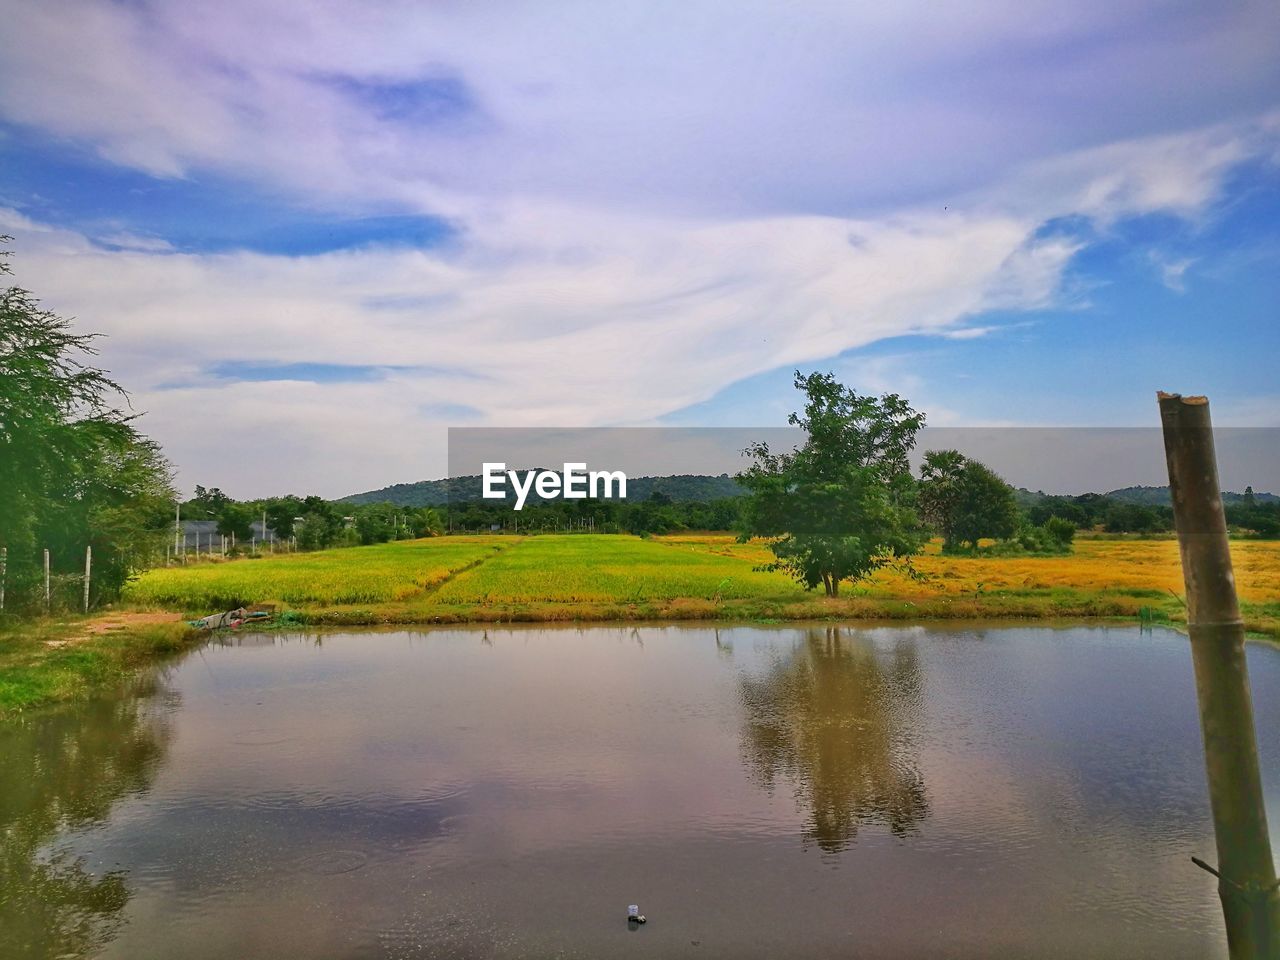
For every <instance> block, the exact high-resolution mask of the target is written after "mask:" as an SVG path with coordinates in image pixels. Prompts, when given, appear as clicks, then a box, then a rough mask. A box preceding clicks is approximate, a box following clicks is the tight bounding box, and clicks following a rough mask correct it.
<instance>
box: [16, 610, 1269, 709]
mask: <svg viewBox="0 0 1280 960" xmlns="http://www.w3.org/2000/svg"><path fill="white" fill-rule="evenodd" d="M1142 601H1143V598H1134V597H1125V596H1123V595H1118V596H1110V597H1108V596H1104V595H1098V596H1093V597H1088V598H1079V602H1059V603H1057V604H1054V605H1053V606H1051V607H1048V606H1046V605H1045V604H1043V603H1038V604H1037V603H1031V602H1028V601H1027V599H1026V598H1013V597H994V596H993V597H984V598H981V599H975V600H964V601H953V600H948V601H946V602H945V603H943V602H925V603H920V602H916V601H910V600H886V599H884V598H870V597H848V598H836V599H831V598H826V597H816V596H815V597H805V598H801V599H798V600H789V601H785V602H776V603H775V602H761V601H725V602H722V603H719V604H714V603H712V602H710V601H702V600H677V601H670V602H665V603H636V604H585V603H572V604H546V603H543V604H490V605H485V606H470V607H467V608H447V607H440V608H437V609H436V610H434V611H428V610H424V609H422V608H420V607H419V608H416V609H414V608H412V607H409V606H405V607H402V608H387V607H368V608H361V607H350V608H337V607H328V608H324V607H320V608H313V609H306V608H303V609H289V610H285V611H282V612H281V614H280V615H279V616H277V617H275V618H273V619H272V620H271V621H268V622H266V623H263V624H260V625H255V626H254V627H252V628H250V629H248V630H246V631H245V632H249V633H263V632H283V631H289V630H298V629H308V628H310V629H322V630H340V629H343V628H369V627H373V628H376V627H385V628H395V627H422V628H427V629H430V628H433V627H450V626H476V627H484V626H534V625H545V626H569V625H576V626H584V627H586V626H609V625H614V624H633V625H637V624H649V625H658V624H669V625H695V624H719V625H726V626H729V625H732V626H750V625H761V626H764V625H800V624H804V623H812V624H823V623H825V624H832V623H843V624H849V625H851V626H861V627H876V626H893V625H905V624H911V623H915V624H931V623H932V624H955V625H956V626H960V625H961V624H979V623H980V624H986V625H989V626H1012V625H1016V624H1044V625H1059V624H1077V625H1079V624H1098V625H1129V626H1133V625H1138V626H1150V627H1163V628H1167V629H1172V630H1175V631H1178V632H1180V633H1182V634H1184V635H1185V633H1186V624H1185V621H1184V620H1183V619H1181V618H1179V617H1178V616H1177V611H1170V610H1168V609H1161V608H1155V609H1152V608H1150V607H1148V606H1145V605H1143V602H1142ZM1143 611H1146V613H1143ZM156 616H157V615H156V614H155V612H154V611H146V610H142V609H120V610H112V611H110V612H107V613H104V614H99V615H96V616H91V617H70V618H54V619H48V620H44V619H42V620H33V621H29V622H26V623H22V624H12V625H10V626H8V627H6V628H4V629H3V630H0V723H7V722H12V721H14V720H16V719H18V718H20V717H21V716H22V715H23V714H24V713H26V712H28V711H31V710H36V709H39V708H42V707H47V706H50V705H54V704H58V703H66V702H71V701H76V700H82V699H85V698H87V697H89V696H91V695H92V694H93V693H94V692H96V691H98V690H101V689H104V688H106V687H108V686H110V685H112V684H118V683H124V682H128V681H129V680H130V679H132V678H133V677H135V676H136V675H137V674H138V673H139V672H140V671H142V670H145V669H147V668H150V667H152V666H155V665H157V664H160V663H163V662H164V661H165V660H167V659H170V658H172V657H175V656H178V655H180V654H182V653H185V652H186V651H188V650H190V649H193V648H195V647H198V646H199V645H201V644H202V643H204V642H205V641H207V640H210V639H212V638H215V637H219V636H229V635H234V631H227V630H218V631H204V630H197V629H195V628H193V627H191V626H190V625H189V624H188V623H187V621H186V619H185V618H184V619H176V617H177V615H176V614H174V613H173V612H171V611H170V612H168V613H167V614H166V616H168V617H175V619H166V620H163V622H156ZM130 618H135V620H136V621H137V622H134V623H132V624H131V623H130V622H129V620H130ZM116 621H123V625H121V626H114V622H116ZM95 625H98V626H99V627H102V629H95V628H94V626H95ZM104 625H105V626H104ZM1246 630H1247V640H1248V641H1250V642H1261V643H1268V644H1273V645H1275V644H1280V623H1277V621H1276V620H1275V619H1274V618H1273V617H1268V616H1265V615H1264V616H1260V617H1252V618H1251V617H1246Z"/></svg>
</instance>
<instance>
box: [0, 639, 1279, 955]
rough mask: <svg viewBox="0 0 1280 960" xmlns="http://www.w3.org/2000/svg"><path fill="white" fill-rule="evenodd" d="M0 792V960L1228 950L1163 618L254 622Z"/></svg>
mask: <svg viewBox="0 0 1280 960" xmlns="http://www.w3.org/2000/svg"><path fill="white" fill-rule="evenodd" d="M1249 661H1250V670H1251V671H1252V682H1253V689H1254V699H1255V709H1256V711H1257V721H1258V726H1259V735H1260V741H1261V746H1262V750H1263V769H1264V775H1265V777H1266V784H1267V791H1268V796H1269V797H1270V798H1276V797H1277V796H1280V780H1278V778H1277V774H1280V757H1278V756H1277V752H1278V749H1280V738H1278V737H1277V736H1276V735H1275V733H1276V730H1277V728H1278V725H1280V650H1276V649H1274V648H1270V647H1262V646H1258V647H1254V648H1251V650H1250V653H1249ZM0 772H2V773H3V783H4V788H3V792H2V794H0V838H2V839H3V844H4V850H3V860H2V861H0V862H3V873H2V874H0V956H3V957H44V956H70V957H75V956H86V957H88V956H91V957H120V958H126V957H127V958H137V957H183V958H185V960H196V958H240V957H284V956H288V957H294V958H313V957H314V958H320V957H324V958H377V957H386V958H396V957H405V958H409V957H414V958H416V957H450V958H453V957H457V958H473V957H474V958H480V957H501V958H508V957H510V958H517V957H582V958H610V957H632V956H635V957H642V956H643V957H700V958H706V957H717V958H721V957H723V958H729V957H733V958H742V957H781V956H786V957H837V956H850V957H854V956H874V957H922V956H929V957H990V956H1002V957H1015V956H1028V957H1030V956H1035V957H1117V958H1119V957H1124V958H1135V957H1160V958H1165V960H1168V958H1178V957H1188V958H1189V957H1196V958H1202V957H1225V956H1226V947H1225V939H1224V936H1223V933H1222V921H1221V914H1220V909H1219V905H1218V900H1217V893H1216V888H1215V882H1214V880H1213V878H1212V877H1210V876H1209V875H1207V874H1205V873H1204V872H1202V871H1200V870H1199V869H1197V868H1196V867H1195V866H1193V865H1192V863H1191V862H1190V857H1191V856H1193V855H1195V856H1199V857H1201V858H1203V859H1205V860H1208V861H1209V862H1214V861H1215V859H1216V858H1215V855H1214V848H1213V836H1212V829H1211V822H1210V818H1209V810H1208V800H1207V794H1206V790H1205V786H1204V772H1203V766H1202V754H1201V745H1200V739H1199V730H1198V727H1197V719H1196V709H1195V692H1194V686H1193V681H1192V673H1191V662H1190V654H1189V651H1188V647H1187V641H1186V639H1185V638H1184V637H1182V636H1179V635H1178V634H1176V633H1174V632H1172V631H1166V630H1156V631H1154V632H1152V631H1141V630H1139V629H1137V628H1132V629H1130V628H1117V627H1062V628H1046V627H1035V628H1032V627H998V628H997V627H992V628H985V627H984V628H977V627H973V626H907V627H894V628H883V629H861V628H855V627H840V626H827V625H821V626H785V627H770V626H750V627H733V628H724V627H721V628H718V629H717V628H715V627H712V626H703V625H698V626H639V627H631V626H623V627H608V626H600V627H590V628H583V629H574V628H564V627H561V628H551V629H548V628H541V627H539V628H525V629H509V628H499V629H494V628H489V629H483V628H465V629H432V630H429V631H399V632H374V631H368V632H349V633H326V634H322V635H319V636H316V635H309V636H304V635H298V634H292V635H289V634H256V635H255V634H249V635H241V636H233V637H231V638H230V639H229V640H227V641H226V642H224V643H214V644H210V645H207V646H205V647H204V648H203V649H201V650H199V651H196V652H194V653H192V654H191V655H189V656H187V657H186V658H185V659H184V660H182V661H181V662H179V663H177V664H176V665H172V666H170V667H168V668H166V669H165V670H164V671H161V672H159V673H158V674H157V675H156V676H155V677H154V678H152V679H151V680H150V682H148V683H146V684H143V685H142V688H141V689H135V690H131V691H130V692H129V693H127V694H120V695H116V696H113V697H107V698H100V699H98V700H94V701H92V702H90V703H86V704H81V705H78V706H75V707H71V708H67V709H60V710H56V711H50V712H47V713H39V714H35V715H32V716H31V717H29V718H27V719H25V720H23V721H22V722H21V723H19V724H13V725H10V726H8V727H5V728H0ZM1270 816H1271V822H1272V824H1273V832H1280V810H1277V809H1275V807H1274V806H1273V807H1272V809H1271V810H1270ZM629 904H637V905H638V906H639V908H640V911H641V912H642V913H644V914H645V915H646V916H647V918H648V922H647V923H645V924H644V925H634V924H632V925H628V923H627V921H626V916H627V907H628V905H629Z"/></svg>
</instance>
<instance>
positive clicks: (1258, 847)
mask: <svg viewBox="0 0 1280 960" xmlns="http://www.w3.org/2000/svg"><path fill="white" fill-rule="evenodd" d="M1159 403H1160V420H1161V422H1162V424H1163V427H1164V447H1165V457H1166V459H1167V461H1168V466H1169V490H1170V493H1171V494H1172V497H1173V516H1174V523H1175V525H1176V526H1177V529H1178V549H1179V552H1180V553H1181V555H1182V576H1183V580H1184V581H1185V583H1186V588H1187V628H1188V632H1189V633H1190V634H1191V659H1192V663H1193V664H1194V667H1195V675H1196V694H1197V700H1198V701H1199V705H1200V730H1201V733H1202V734H1203V736H1204V756H1205V770H1206V773H1207V776H1208V781H1209V804H1210V807H1211V809H1212V811H1213V832H1214V838H1215V840H1216V841H1217V848H1218V869H1217V871H1215V872H1216V874H1217V875H1218V877H1219V880H1218V896H1219V898H1220V899H1221V900H1222V913H1223V917H1224V919H1225V920H1226V927H1227V950H1228V952H1229V953H1230V955H1231V957H1232V960H1280V894H1278V893H1277V890H1276V887H1277V883H1276V871H1275V864H1274V863H1273V861H1272V859H1271V841H1270V839H1269V837H1268V832H1267V810H1266V807H1265V805H1264V801H1263V793H1262V775H1261V772H1260V771H1259V768H1258V744H1257V739H1256V734H1255V732H1254V723H1253V704H1252V702H1251V700H1250V695H1249V671H1248V665H1247V663H1246V661H1245V653H1244V622H1243V620H1241V618H1240V605H1239V602H1238V601H1237V599H1236V588H1235V578H1234V576H1233V574H1232V570H1231V551H1230V544H1229V543H1228V540H1227V522H1226V516H1225V514H1224V512H1223V509H1222V494H1221V491H1220V490H1219V487H1218V464H1217V458H1216V456H1215V453H1214V446H1213V429H1212V424H1211V422H1210V419H1209V401H1208V400H1207V399H1206V398H1205V397H1182V396H1179V395H1178V394H1176V393H1175V394H1167V393H1161V394H1159Z"/></svg>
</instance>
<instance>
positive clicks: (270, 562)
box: [124, 537, 512, 614]
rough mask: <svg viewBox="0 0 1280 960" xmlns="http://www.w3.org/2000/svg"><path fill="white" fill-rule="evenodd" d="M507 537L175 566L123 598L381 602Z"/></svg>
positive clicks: (164, 603)
mask: <svg viewBox="0 0 1280 960" xmlns="http://www.w3.org/2000/svg"><path fill="white" fill-rule="evenodd" d="M511 544H512V541H510V540H504V539H500V538H497V537H448V538H440V539H436V540H413V541H407V542H402V543H384V544H379V545H377V546H372V547H350V548H347V549H343V550H320V551H317V552H315V553H301V554H281V555H279V556H266V557H262V558H260V559H252V560H250V559H245V560H236V561H231V562H227V563H198V564H192V565H190V566H176V567H169V568H167V569H162V570H152V571H151V572H149V573H147V574H146V575H145V576H143V577H142V578H141V579H139V580H136V581H134V582H133V583H131V584H129V585H128V587H127V588H126V590H125V595H124V599H125V601H126V602H128V603H133V604H138V605H140V606H149V607H159V608H163V609H171V610H182V611H185V612H188V613H192V614H197V613H208V612H209V611H211V610H229V609H233V608H235V607H239V606H243V605H246V604H251V603H264V602H275V603H281V604H285V605H288V606H305V605H315V604H321V605H344V604H376V603H388V602H395V601H402V600H408V599H410V598H412V597H414V596H417V595H419V594H421V593H423V591H425V590H430V589H434V588H435V587H438V586H439V585H440V584H441V583H443V582H444V581H445V580H446V579H448V578H449V577H450V576H453V575H455V574H456V573H458V572H459V571H461V570H465V569H466V568H467V567H469V566H471V565H473V564H476V563H480V562H482V561H484V560H487V559H489V558H490V557H493V556H495V555H496V554H498V553H500V552H502V551H503V550H504V549H505V548H507V547H509V546H511Z"/></svg>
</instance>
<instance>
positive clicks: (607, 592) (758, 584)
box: [436, 535, 802, 604]
mask: <svg viewBox="0 0 1280 960" xmlns="http://www.w3.org/2000/svg"><path fill="white" fill-rule="evenodd" d="M752 567H753V564H752V563H751V562H749V561H744V560H743V559H741V558H738V557H724V556H718V555H715V554H710V553H707V552H705V551H701V550H696V549H691V548H688V547H685V546H683V545H680V546H677V545H674V544H667V543H664V542H661V541H656V540H641V539H638V538H635V537H620V536H605V535H596V536H592V535H575V536H562V537H531V538H529V539H527V540H525V541H523V542H522V543H521V544H520V545H519V547H518V548H517V549H514V550H507V551H504V552H503V553H502V554H501V555H499V556H496V557H494V558H493V559H491V560H489V561H487V562H486V563H484V564H482V565H480V566H479V567H477V568H475V569H474V570H469V571H468V572H467V573H465V574H463V575H462V576H459V577H456V578H455V579H453V580H451V581H449V583H447V584H445V585H444V586H443V587H442V588H441V589H440V590H439V591H438V593H437V594H436V600H437V601H438V602H440V603H442V604H492V603H515V604H533V603H589V604H601V603H647V602H654V601H672V600H678V599H694V600H707V601H713V602H714V601H716V600H717V599H719V600H740V599H748V598H753V597H757V598H758V597H773V598H776V597H787V596H795V595H798V594H800V593H801V592H802V591H801V589H800V587H799V586H797V585H796V584H795V583H793V582H792V581H790V580H789V579H787V578H786V577H783V576H780V575H778V574H772V573H760V572H756V571H755V570H753V569H752Z"/></svg>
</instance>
